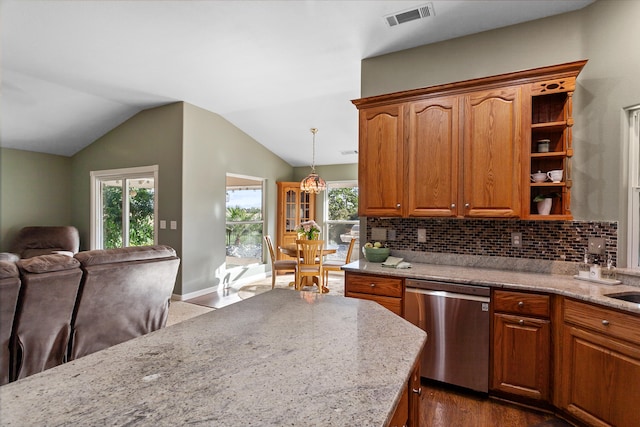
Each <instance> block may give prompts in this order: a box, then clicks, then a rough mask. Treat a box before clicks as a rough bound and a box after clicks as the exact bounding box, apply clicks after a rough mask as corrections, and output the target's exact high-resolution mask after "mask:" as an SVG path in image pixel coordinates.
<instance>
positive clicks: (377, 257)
mask: <svg viewBox="0 0 640 427" xmlns="http://www.w3.org/2000/svg"><path fill="white" fill-rule="evenodd" d="M362 252H363V253H364V257H365V258H366V259H367V261H369V262H385V261H386V260H387V258H388V257H389V248H385V247H384V245H383V244H382V243H380V242H375V243H371V242H367V243H365V244H364V246H363V247H362Z"/></svg>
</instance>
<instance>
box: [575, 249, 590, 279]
mask: <svg viewBox="0 0 640 427" xmlns="http://www.w3.org/2000/svg"><path fill="white" fill-rule="evenodd" d="M590 270H591V265H589V253H588V252H587V250H586V249H585V250H584V261H582V262H581V263H580V264H578V277H584V278H586V279H588V278H589V275H590Z"/></svg>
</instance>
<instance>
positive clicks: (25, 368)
mask: <svg viewBox="0 0 640 427" xmlns="http://www.w3.org/2000/svg"><path fill="white" fill-rule="evenodd" d="M16 264H17V266H18V269H19V270H20V279H21V281H22V287H21V289H20V297H19V299H18V309H17V312H16V317H15V323H14V333H13V336H14V337H13V344H14V350H13V351H14V354H15V357H16V363H15V376H14V377H15V378H13V379H16V380H17V379H20V378H25V377H27V376H29V375H33V374H37V373H38V372H41V371H44V370H45V369H49V368H52V367H54V366H57V365H60V364H61V363H63V362H65V360H66V352H67V348H68V345H69V337H70V335H71V317H72V315H73V308H74V306H75V302H76V296H77V294H78V288H79V286H80V279H81V278H82V270H81V269H80V262H79V261H78V260H76V259H75V258H73V257H69V256H66V255H58V254H53V255H41V256H36V257H32V258H28V259H21V260H20V261H18V262H17V263H16Z"/></svg>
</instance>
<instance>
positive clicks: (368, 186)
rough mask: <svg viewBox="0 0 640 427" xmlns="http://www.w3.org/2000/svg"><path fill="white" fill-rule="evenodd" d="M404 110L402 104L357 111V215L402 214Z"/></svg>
mask: <svg viewBox="0 0 640 427" xmlns="http://www.w3.org/2000/svg"><path fill="white" fill-rule="evenodd" d="M403 112H404V107H403V105H402V104H401V105H390V106H385V107H377V108H370V109H365V110H361V111H360V146H359V159H358V162H359V164H360V167H359V168H358V185H359V187H360V188H359V213H360V215H373V216H376V215H380V216H401V215H402V202H403V201H402V197H403V193H404V192H403V188H402V186H403V182H404V178H403V170H404V167H403V164H404V157H403V156H404V149H403V147H404V142H403V139H402V138H403V129H402V126H403V118H402V115H403Z"/></svg>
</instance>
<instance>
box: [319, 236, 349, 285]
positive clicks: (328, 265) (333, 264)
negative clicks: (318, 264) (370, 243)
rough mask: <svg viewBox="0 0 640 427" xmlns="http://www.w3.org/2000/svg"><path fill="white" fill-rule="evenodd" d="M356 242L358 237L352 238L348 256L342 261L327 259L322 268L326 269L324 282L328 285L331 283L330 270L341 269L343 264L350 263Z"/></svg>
mask: <svg viewBox="0 0 640 427" xmlns="http://www.w3.org/2000/svg"><path fill="white" fill-rule="evenodd" d="M355 244H356V239H351V242H350V243H349V249H347V256H346V257H345V259H344V262H342V261H331V260H329V261H325V262H324V264H323V266H322V269H323V270H324V284H325V286H327V285H328V284H329V272H330V271H340V269H341V267H342V266H343V265H346V264H349V263H350V262H351V254H352V253H353V247H354V246H355Z"/></svg>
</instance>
